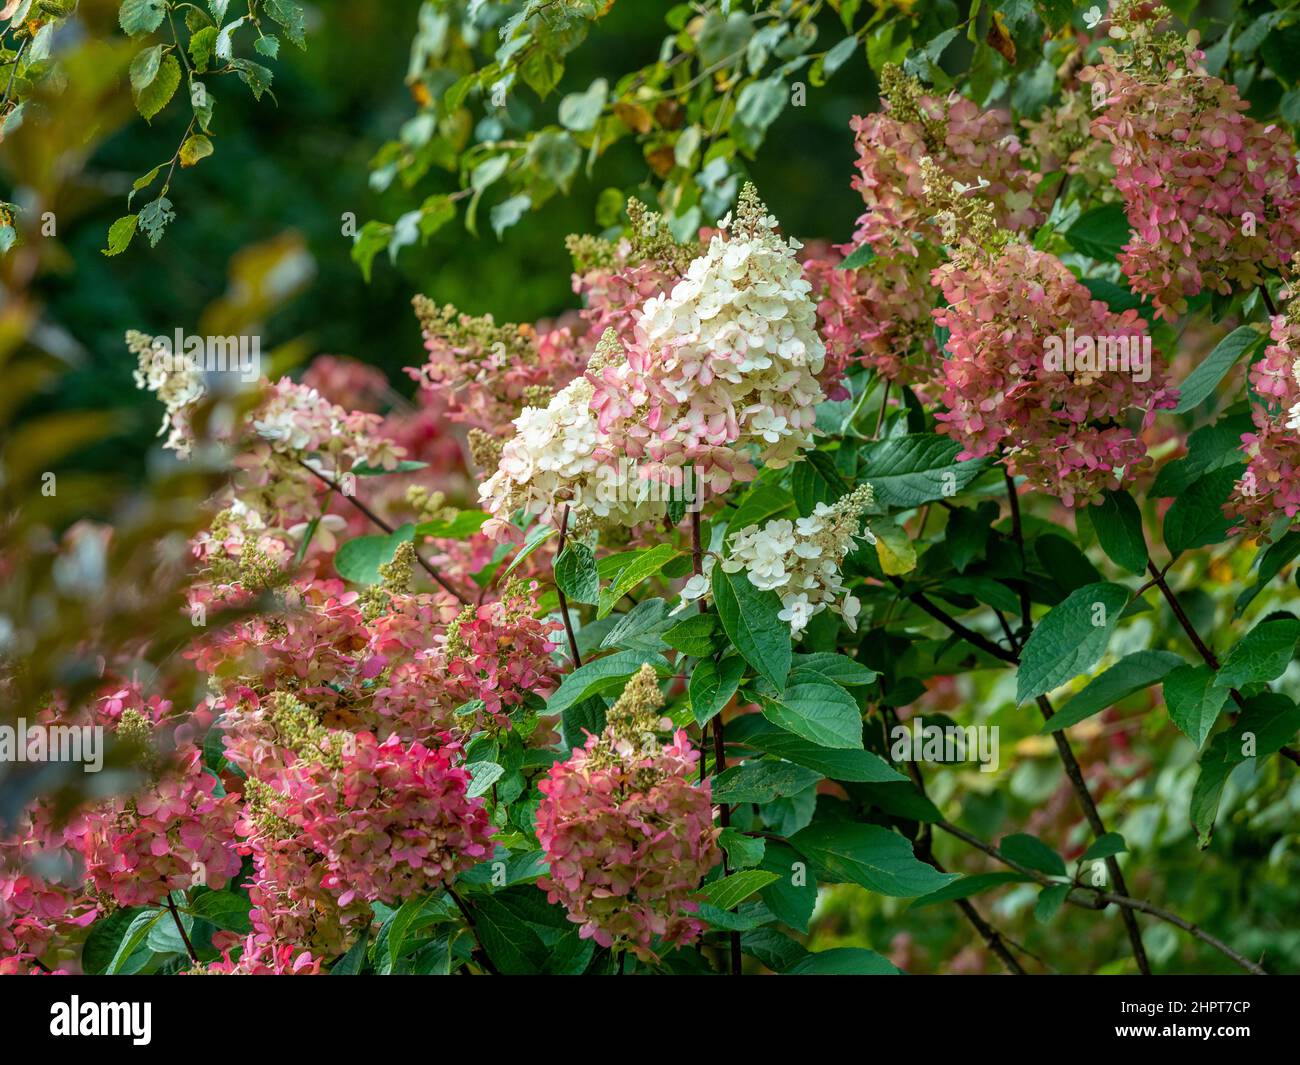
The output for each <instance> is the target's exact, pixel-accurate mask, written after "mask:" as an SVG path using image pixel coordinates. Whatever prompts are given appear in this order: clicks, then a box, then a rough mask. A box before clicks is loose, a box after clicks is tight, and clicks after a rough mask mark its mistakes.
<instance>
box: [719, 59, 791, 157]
mask: <svg viewBox="0 0 1300 1065" xmlns="http://www.w3.org/2000/svg"><path fill="white" fill-rule="evenodd" d="M789 99H790V90H789V89H788V88H787V87H786V84H785V78H784V77H782V76H781V75H780V74H774V75H773V76H772V77H770V78H762V79H760V80H758V81H751V82H750V83H749V84H748V85H746V86H745V87H744V88H743V89H741V90H740V96H739V97H738V98H737V100H736V118H735V122H734V123H733V124H732V129H731V134H732V136H733V137H735V139H736V142H737V143H738V144H740V145H741V146H742V147H743V148H745V149H747V150H748V151H751V152H752V151H755V150H756V149H757V148H758V146H759V145H760V144H762V143H763V137H764V135H765V134H766V133H767V130H768V128H769V127H770V126H771V125H772V123H773V122H775V121H776V119H777V116H778V115H780V114H781V112H782V111H784V110H785V105H786V104H787V103H788V102H789Z"/></svg>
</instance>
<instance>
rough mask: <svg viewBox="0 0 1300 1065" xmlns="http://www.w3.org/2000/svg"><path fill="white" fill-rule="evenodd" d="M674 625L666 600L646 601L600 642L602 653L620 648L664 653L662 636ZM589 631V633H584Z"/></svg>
mask: <svg viewBox="0 0 1300 1065" xmlns="http://www.w3.org/2000/svg"><path fill="white" fill-rule="evenodd" d="M672 625H673V621H672V618H671V617H669V615H668V604H667V603H665V602H664V601H663V600H662V599H660V598H658V597H655V598H653V599H642V600H641V602H639V603H637V605H636V606H634V607H633V608H632V609H631V610H629V611H628V612H627V613H626V614H623V615H622V616H621V617H618V618H617V619H616V620H615V622H614V627H613V628H611V629H610V630H609V632H607V633H606V634H605V637H604V639H602V640H601V641H600V647H601V650H607V649H609V648H620V649H623V650H628V651H662V650H663V649H664V648H665V647H667V646H668V645H667V644H665V643H664V641H663V637H662V633H663V632H664V631H665V630H667V629H668V628H670V627H671V626H672ZM583 631H586V630H583Z"/></svg>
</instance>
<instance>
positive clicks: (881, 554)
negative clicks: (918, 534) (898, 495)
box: [871, 521, 916, 577]
mask: <svg viewBox="0 0 1300 1065" xmlns="http://www.w3.org/2000/svg"><path fill="white" fill-rule="evenodd" d="M871 531H872V532H873V533H875V534H876V555H877V557H878V558H879V559H880V568H881V570H882V571H883V572H884V574H885V576H887V577H901V576H903V574H905V573H911V572H912V570H914V569H916V547H915V546H914V545H913V543H912V541H911V540H909V539H908V538H907V533H905V532H904V531H903V530H902V529H900V528H899V527H898V526H897V525H895V524H894V523H893V522H892V521H890V522H883V521H882V522H872V523H871Z"/></svg>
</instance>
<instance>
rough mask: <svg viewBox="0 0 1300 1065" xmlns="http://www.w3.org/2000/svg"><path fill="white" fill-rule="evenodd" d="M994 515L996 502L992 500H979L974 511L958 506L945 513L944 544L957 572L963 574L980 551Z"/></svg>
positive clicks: (986, 538) (987, 536)
mask: <svg viewBox="0 0 1300 1065" xmlns="http://www.w3.org/2000/svg"><path fill="white" fill-rule="evenodd" d="M997 516H998V507H997V504H996V503H992V502H985V503H981V504H980V505H979V506H978V507H977V508H976V509H974V510H972V509H970V508H968V507H958V508H956V509H954V510H950V511H949V512H948V527H947V529H945V530H944V536H943V539H944V546H945V547H946V548H947V550H948V558H949V559H951V560H952V564H953V566H954V567H955V568H956V570H957V572H958V573H964V572H965V571H966V567H967V566H969V565H970V564H971V563H972V562H974V561H975V559H977V558H979V557H980V556H981V555H983V554H984V551H985V549H986V548H987V546H988V542H989V532H990V529H991V527H992V524H993V521H994V519H996V518H997Z"/></svg>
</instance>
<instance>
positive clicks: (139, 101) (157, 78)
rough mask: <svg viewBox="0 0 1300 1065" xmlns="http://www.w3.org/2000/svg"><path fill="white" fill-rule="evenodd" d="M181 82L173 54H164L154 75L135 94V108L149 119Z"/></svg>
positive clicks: (164, 103) (179, 69)
mask: <svg viewBox="0 0 1300 1065" xmlns="http://www.w3.org/2000/svg"><path fill="white" fill-rule="evenodd" d="M180 83H181V65H180V64H179V63H178V62H176V57H175V56H173V55H169V56H165V57H163V59H162V62H161V63H160V64H159V66H158V70H157V72H156V73H155V75H154V77H152V78H150V79H149V83H148V84H147V85H145V86H144V88H142V89H140V90H139V91H138V92H137V93H136V94H135V106H136V110H137V111H139V112H140V114H142V115H143V116H144V117H145V118H146V119H151V118H153V117H154V115H156V114H157V113H158V112H159V111H161V110H162V109H163V108H164V107H166V106H167V102H168V101H169V100H170V99H171V98H172V95H173V94H174V93H175V92H176V86H177V85H179V84H180Z"/></svg>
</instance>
